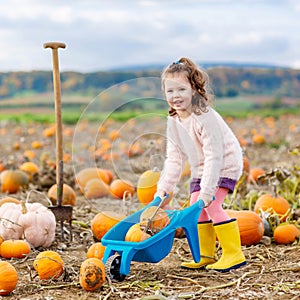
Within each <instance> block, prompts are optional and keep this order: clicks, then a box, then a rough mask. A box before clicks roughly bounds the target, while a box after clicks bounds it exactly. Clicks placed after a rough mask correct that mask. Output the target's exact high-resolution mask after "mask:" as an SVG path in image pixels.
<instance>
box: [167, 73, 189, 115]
mask: <svg viewBox="0 0 300 300" xmlns="http://www.w3.org/2000/svg"><path fill="white" fill-rule="evenodd" d="M164 92H165V95H166V100H167V101H168V104H169V105H170V107H172V108H173V109H175V110H176V112H177V114H178V115H179V117H182V118H185V117H188V116H189V115H190V114H191V112H192V96H193V89H192V86H191V84H190V82H189V80H188V79H187V77H186V75H185V74H184V73H177V74H176V73H175V74H172V75H167V77H165V78H164Z"/></svg>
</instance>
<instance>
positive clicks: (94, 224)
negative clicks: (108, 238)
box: [91, 211, 125, 241]
mask: <svg viewBox="0 0 300 300" xmlns="http://www.w3.org/2000/svg"><path fill="white" fill-rule="evenodd" d="M124 218H125V215H123V214H118V213H115V212H113V211H102V212H99V213H98V214H97V215H95V217H94V218H93V219H92V221H91V230H92V233H93V236H94V238H95V239H96V240H97V241H101V239H102V237H103V236H104V234H105V233H106V232H107V231H108V230H109V229H111V228H112V227H113V226H114V225H116V224H117V223H118V222H120V221H121V220H123V219H124Z"/></svg>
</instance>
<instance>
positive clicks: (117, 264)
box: [101, 197, 204, 281]
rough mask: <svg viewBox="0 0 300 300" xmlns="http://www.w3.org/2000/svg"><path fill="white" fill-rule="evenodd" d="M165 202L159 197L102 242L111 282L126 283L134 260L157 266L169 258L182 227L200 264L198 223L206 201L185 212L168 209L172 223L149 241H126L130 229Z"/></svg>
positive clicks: (121, 224) (107, 234)
mask: <svg viewBox="0 0 300 300" xmlns="http://www.w3.org/2000/svg"><path fill="white" fill-rule="evenodd" d="M161 202H162V199H161V198H160V197H156V198H155V199H154V200H153V201H152V202H151V203H149V204H148V205H147V206H145V207H144V208H143V209H141V210H139V211H137V212H135V213H134V214H132V215H130V216H129V217H127V218H125V219H123V220H122V221H120V222H119V223H118V224H116V225H115V226H114V227H113V228H111V229H110V230H109V231H108V232H107V233H106V234H105V235H104V236H103V238H102V239H101V243H102V245H103V246H105V247H106V249H105V252H104V256H103V262H104V264H105V268H106V273H107V275H108V276H109V277H110V278H111V279H113V280H117V281H123V280H124V279H125V277H126V275H128V274H129V272H130V264H131V261H137V262H150V263H156V262H159V261H160V260H162V259H163V258H164V257H166V256H167V255H168V254H169V252H170V251H171V249H172V245H173V240H174V237H175V232H176V229H177V228H180V227H182V228H183V230H184V232H185V235H186V237H187V240H188V244H189V247H190V249H191V253H192V255H193V259H194V261H195V262H199V261H200V247H199V239H198V229H197V223H198V218H199V215H200V213H201V211H202V209H203V207H204V202H203V201H202V200H200V201H198V202H196V203H194V204H193V205H192V206H190V207H188V208H185V209H183V210H166V212H167V213H168V215H169V218H170V223H169V224H168V225H167V226H166V227H164V228H163V229H162V230H161V231H159V232H158V233H156V234H155V235H153V236H151V237H149V238H148V239H146V240H144V241H141V242H127V241H125V235H126V233H127V231H128V229H129V228H130V227H131V226H132V225H133V224H136V223H139V222H140V215H141V213H142V212H143V211H144V210H145V209H146V208H148V207H150V206H159V205H160V204H161Z"/></svg>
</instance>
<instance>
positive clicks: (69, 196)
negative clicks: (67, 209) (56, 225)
mask: <svg viewBox="0 0 300 300" xmlns="http://www.w3.org/2000/svg"><path fill="white" fill-rule="evenodd" d="M47 195H48V198H49V199H50V200H51V202H52V204H53V205H56V203H57V184H53V185H52V186H51V187H50V189H49V190H48V193H47ZM75 203H76V194H75V191H74V190H73V188H72V187H71V186H69V185H68V184H66V183H64V184H63V194H62V204H63V205H72V206H74V205H75Z"/></svg>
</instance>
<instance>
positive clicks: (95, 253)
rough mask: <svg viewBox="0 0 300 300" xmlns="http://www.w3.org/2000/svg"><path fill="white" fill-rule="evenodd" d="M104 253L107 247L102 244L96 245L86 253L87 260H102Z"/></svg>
mask: <svg viewBox="0 0 300 300" xmlns="http://www.w3.org/2000/svg"><path fill="white" fill-rule="evenodd" d="M104 251H105V246H103V245H102V244H101V242H97V243H94V244H93V245H91V246H90V247H89V248H88V250H87V252H86V258H92V257H94V258H99V259H102V257H103V254H104Z"/></svg>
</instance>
